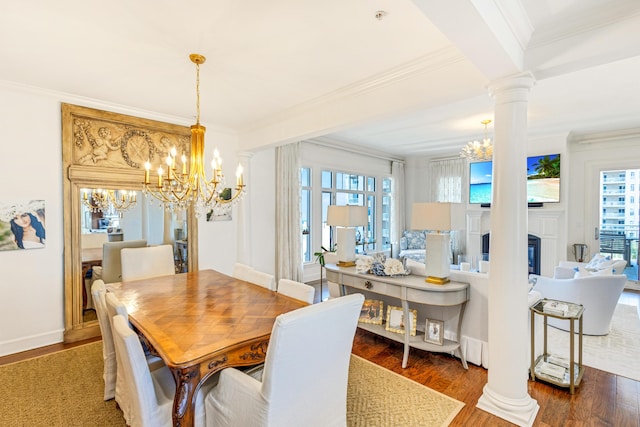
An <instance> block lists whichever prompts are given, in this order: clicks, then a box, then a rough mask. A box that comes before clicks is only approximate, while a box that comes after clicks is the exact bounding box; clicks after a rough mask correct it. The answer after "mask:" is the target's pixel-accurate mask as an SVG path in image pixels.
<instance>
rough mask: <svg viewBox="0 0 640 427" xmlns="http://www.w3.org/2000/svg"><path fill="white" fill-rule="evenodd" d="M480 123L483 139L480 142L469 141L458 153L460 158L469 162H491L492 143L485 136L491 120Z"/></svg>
mask: <svg viewBox="0 0 640 427" xmlns="http://www.w3.org/2000/svg"><path fill="white" fill-rule="evenodd" d="M480 123H482V124H483V125H484V138H483V139H482V142H480V141H477V140H476V141H470V142H467V145H465V146H464V147H462V151H460V157H466V158H467V159H469V160H474V161H475V160H479V161H481V160H491V158H492V157H493V143H492V142H491V138H489V136H488V135H487V125H488V124H489V123H491V120H483V121H481V122H480Z"/></svg>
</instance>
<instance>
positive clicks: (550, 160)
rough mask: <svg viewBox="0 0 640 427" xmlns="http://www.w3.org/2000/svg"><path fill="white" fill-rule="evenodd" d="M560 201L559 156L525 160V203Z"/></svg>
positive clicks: (551, 155)
mask: <svg viewBox="0 0 640 427" xmlns="http://www.w3.org/2000/svg"><path fill="white" fill-rule="evenodd" d="M559 201H560V154H548V155H546V156H533V157H528V158H527V202H529V203H557V202H559Z"/></svg>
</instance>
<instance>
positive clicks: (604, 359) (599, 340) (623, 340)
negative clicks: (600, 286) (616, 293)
mask: <svg viewBox="0 0 640 427" xmlns="http://www.w3.org/2000/svg"><path fill="white" fill-rule="evenodd" d="M586 314H587V313H586V312H585V315H586ZM582 339H583V342H582V363H583V365H586V366H590V367H592V368H596V369H600V370H601V371H606V372H611V373H612V374H616V375H621V376H623V377H627V378H631V379H634V380H636V381H640V363H638V355H639V354H640V318H639V317H638V308H637V307H635V306H631V305H626V304H618V305H617V306H616V310H615V312H614V314H613V319H612V321H611V331H610V332H609V334H608V335H603V336H590V335H584V336H583V338H582ZM548 340H549V342H548V347H549V350H550V352H553V353H555V354H560V355H563V356H565V357H569V332H565V331H561V330H559V329H556V328H552V327H549V329H548ZM575 342H576V360H577V343H578V337H577V335H576V339H575Z"/></svg>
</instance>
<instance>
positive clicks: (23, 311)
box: [0, 88, 64, 355]
mask: <svg viewBox="0 0 640 427" xmlns="http://www.w3.org/2000/svg"><path fill="white" fill-rule="evenodd" d="M60 118H61V113H60V103H59V102H58V101H56V100H55V99H51V98H49V97H43V96H38V95H35V94H32V93H24V92H21V91H19V90H13V89H3V88H0V141H2V151H3V153H2V158H3V161H2V167H1V168H0V181H1V182H2V183H3V185H2V187H0V200H1V201H3V202H6V201H13V200H15V201H26V200H32V199H44V200H45V209H46V236H47V238H46V246H45V247H44V248H43V249H33V250H15V251H5V252H0V271H2V279H0V325H2V327H1V328H0V355H3V354H8V353H13V352H15V351H19V350H21V349H26V348H32V347H36V346H41V345H46V344H51V343H54V342H57V341H60V340H62V332H63V329H64V318H63V315H64V314H63V304H62V301H63V259H62V253H63V243H62V242H63V237H62V236H63V234H62V152H61V150H60V146H61V143H60V138H61V119H60Z"/></svg>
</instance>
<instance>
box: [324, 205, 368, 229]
mask: <svg viewBox="0 0 640 427" xmlns="http://www.w3.org/2000/svg"><path fill="white" fill-rule="evenodd" d="M327 224H328V225H332V226H339V227H357V226H359V225H367V208H366V206H349V205H347V206H336V205H329V206H328V207H327Z"/></svg>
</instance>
